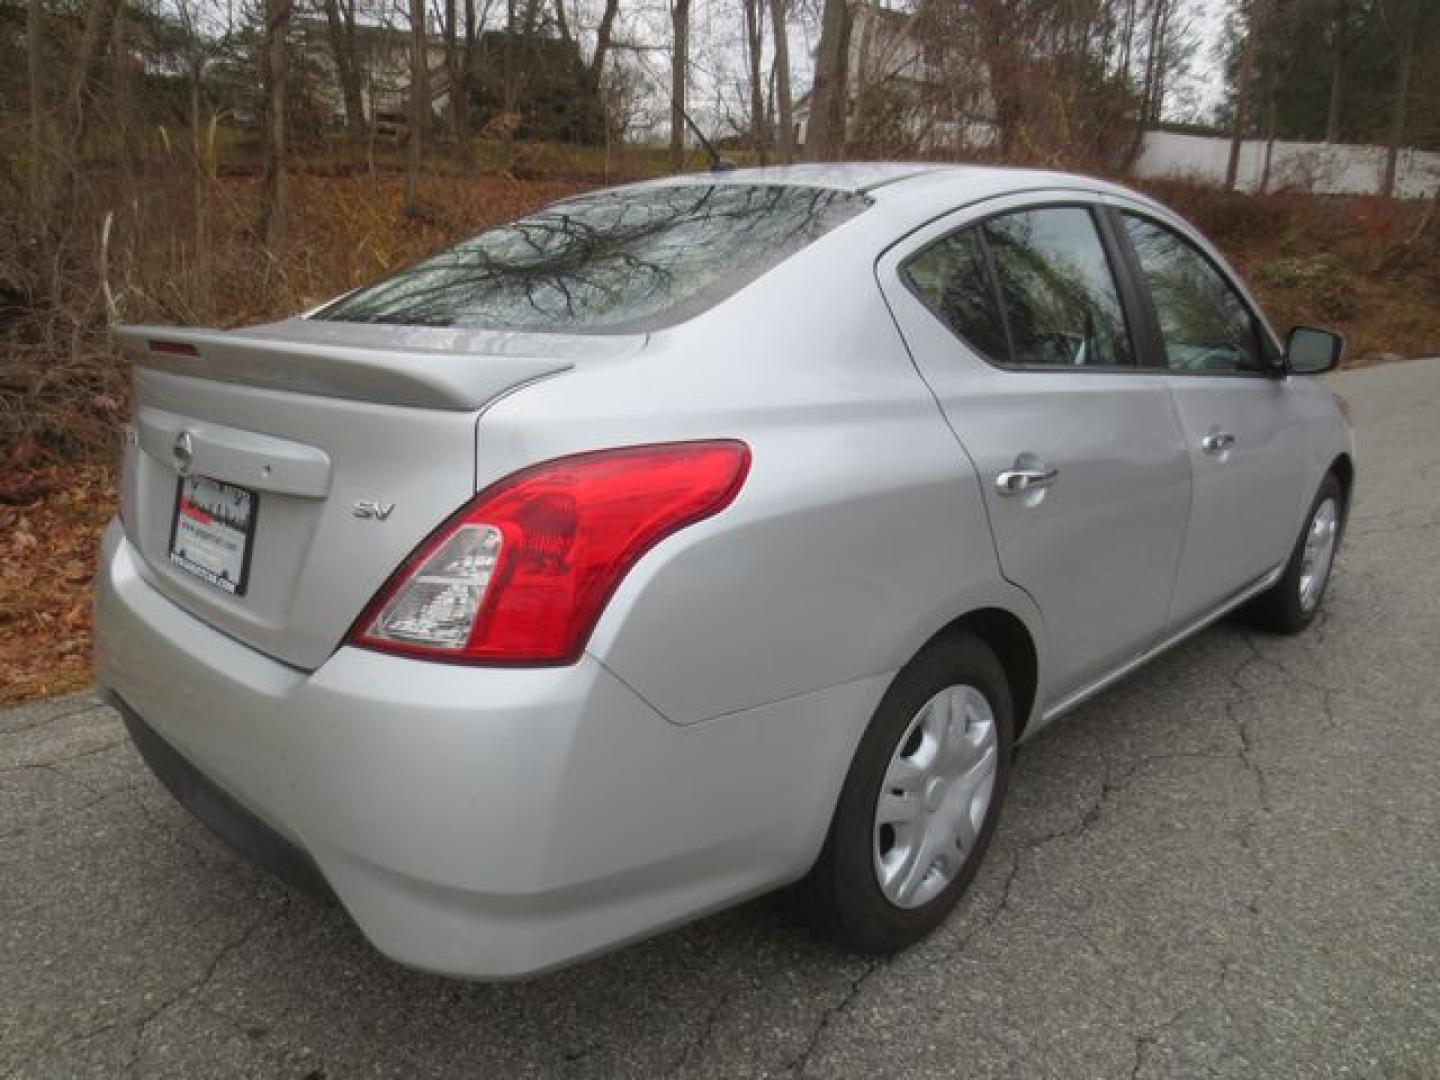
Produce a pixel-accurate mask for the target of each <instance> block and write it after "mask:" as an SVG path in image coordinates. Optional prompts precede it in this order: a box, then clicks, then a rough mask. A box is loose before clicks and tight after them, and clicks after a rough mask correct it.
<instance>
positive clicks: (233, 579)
mask: <svg viewBox="0 0 1440 1080" xmlns="http://www.w3.org/2000/svg"><path fill="white" fill-rule="evenodd" d="M259 504H260V496H259V495H257V494H255V492H253V491H251V490H250V489H249V488H243V487H239V486H238V485H236V484H227V483H225V482H224V481H223V480H214V479H212V478H210V477H208V476H182V477H180V479H179V484H178V486H177V488H176V491H175V520H174V523H173V524H172V526H171V529H170V561H171V562H172V563H174V564H175V565H176V566H178V567H180V568H181V569H182V570H186V571H188V572H189V573H192V574H194V575H195V576H196V577H198V578H201V579H202V580H204V581H207V582H209V583H210V584H211V585H213V586H215V587H216V588H217V589H222V590H224V591H225V592H227V593H233V594H235V595H236V596H244V595H245V586H246V584H247V581H246V579H247V578H248V577H249V574H250V545H251V541H252V540H253V539H254V537H255V519H256V515H257V512H258V510H259Z"/></svg>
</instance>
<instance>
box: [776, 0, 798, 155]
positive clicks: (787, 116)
mask: <svg viewBox="0 0 1440 1080" xmlns="http://www.w3.org/2000/svg"><path fill="white" fill-rule="evenodd" d="M770 30H771V32H772V35H773V37H774V39H775V99H776V106H777V110H778V112H779V114H780V118H779V126H780V131H779V136H780V137H779V138H778V139H777V140H776V142H777V149H778V150H779V151H780V160H781V161H783V162H784V163H785V164H786V165H789V164H790V163H791V162H792V161H794V160H795V108H794V104H793V102H792V100H791V97H790V39H789V38H788V37H787V36H786V19H785V0H770Z"/></svg>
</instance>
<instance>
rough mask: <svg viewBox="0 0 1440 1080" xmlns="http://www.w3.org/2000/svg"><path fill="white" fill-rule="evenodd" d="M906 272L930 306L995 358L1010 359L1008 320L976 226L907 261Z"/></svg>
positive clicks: (954, 327) (975, 344) (952, 235)
mask: <svg viewBox="0 0 1440 1080" xmlns="http://www.w3.org/2000/svg"><path fill="white" fill-rule="evenodd" d="M905 276H906V277H907V278H908V279H909V281H910V284H911V285H913V286H914V287H915V289H916V291H917V292H919V294H920V295H921V296H922V297H924V299H925V301H926V303H928V304H929V305H930V308H931V310H932V311H934V312H935V313H936V314H937V315H939V316H940V317H941V318H942V319H944V320H945V322H947V323H948V324H949V325H950V329H952V330H954V331H955V332H956V333H957V334H959V335H960V336H961V337H963V338H965V339H966V340H967V341H968V342H970V344H971V345H973V346H975V348H977V349H978V350H979V351H980V352H981V354H982V355H984V356H986V357H988V358H990V359H991V360H1000V361H1006V360H1008V359H1009V356H1010V349H1009V346H1008V345H1007V344H1006V343H1005V325H1004V323H1002V322H1001V321H1000V312H999V309H998V308H997V307H996V306H995V290H994V288H993V287H992V286H991V284H990V275H989V272H988V271H987V270H986V268H985V253H984V251H982V250H981V248H980V238H979V237H978V236H977V235H976V234H975V230H973V229H966V230H964V231H963V232H958V233H952V234H951V235H950V236H947V237H945V238H944V239H943V240H940V241H938V242H937V243H935V244H932V245H931V246H930V247H928V248H926V249H925V250H924V251H922V252H921V253H920V254H919V255H916V256H915V258H913V259H911V260H910V262H909V263H907V264H906V266H905Z"/></svg>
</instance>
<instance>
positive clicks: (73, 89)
mask: <svg viewBox="0 0 1440 1080" xmlns="http://www.w3.org/2000/svg"><path fill="white" fill-rule="evenodd" d="M119 7H120V0H91V2H90V4H89V6H88V7H87V8H86V9H85V27H84V29H83V30H82V31H81V35H80V52H79V55H78V56H77V57H76V59H75V70H74V74H73V75H72V77H71V79H70V97H69V114H70V142H71V145H72V147H73V146H79V144H80V143H81V142H83V141H84V138H85V126H86V123H87V121H88V118H89V110H88V106H89V104H90V98H91V95H92V93H93V90H94V86H95V80H96V78H97V77H98V76H99V73H100V60H101V58H102V57H103V56H104V55H105V46H106V44H107V43H108V42H109V40H110V28H111V24H112V23H113V22H114V21H115V12H116V11H117V10H118V9H119Z"/></svg>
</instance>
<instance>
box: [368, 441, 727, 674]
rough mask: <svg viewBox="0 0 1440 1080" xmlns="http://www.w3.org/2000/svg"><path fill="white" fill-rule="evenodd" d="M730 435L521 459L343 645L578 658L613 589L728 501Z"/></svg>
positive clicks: (374, 604)
mask: <svg viewBox="0 0 1440 1080" xmlns="http://www.w3.org/2000/svg"><path fill="white" fill-rule="evenodd" d="M749 467H750V450H749V448H748V447H747V446H746V445H745V444H744V443H742V442H734V441H728V440H727V441H716V442H693V443H666V444H661V445H658V446H634V447H627V448H625V449H620V450H602V451H598V452H596V453H591V454H577V455H575V456H574V457H566V458H559V459H557V460H555V461H549V462H546V463H544V464H542V465H536V466H533V467H531V468H528V469H524V470H522V471H520V472H518V473H515V474H514V475H512V476H509V477H507V478H506V479H504V480H501V481H500V482H499V483H497V484H494V485H493V486H491V487H489V488H487V489H486V490H485V491H482V492H481V493H480V494H479V495H477V496H476V497H475V498H474V499H473V500H471V502H470V503H469V504H468V505H467V506H465V507H464V509H462V510H461V511H460V513H458V514H456V515H455V516H454V517H453V518H451V519H450V520H449V521H448V522H446V523H445V524H444V525H442V526H441V527H440V528H439V529H438V530H436V531H435V533H434V534H432V535H431V537H430V538H429V539H428V540H426V541H425V542H424V543H423V544H421V545H420V547H419V548H418V549H417V550H416V552H415V553H414V554H413V555H411V556H410V558H409V559H407V560H406V561H405V563H404V565H402V566H401V567H400V569H399V570H398V571H396V572H395V574H394V575H393V576H392V577H391V579H390V580H389V581H388V582H387V583H386V584H385V587H384V588H382V589H381V590H380V592H379V594H377V595H376V597H375V599H374V600H373V601H371V603H370V605H369V607H367V608H366V609H365V611H364V613H363V614H361V616H360V618H359V619H358V620H357V621H356V623H355V626H354V628H353V629H352V630H351V632H350V636H349V639H348V640H349V642H350V643H351V644H354V645H361V646H364V647H366V648H371V649H380V650H383V651H385V652H395V653H401V654H404V655H407V656H423V657H427V658H431V659H440V660H445V659H448V660H452V661H459V662H471V663H495V664H565V663H571V662H573V661H574V660H576V659H577V658H578V657H579V656H580V653H581V651H582V650H583V649H584V647H585V642H586V641H587V640H588V638H589V637H590V631H591V630H593V629H594V627H595V622H596V620H597V619H599V617H600V612H601V610H602V609H603V608H604V607H605V603H606V601H608V600H609V599H610V595H611V593H613V592H614V591H615V587H616V586H617V585H618V584H619V583H620V580H621V578H623V577H624V576H625V574H626V572H627V571H629V569H630V568H631V567H632V566H634V565H635V563H636V562H637V561H638V560H639V559H640V557H641V556H642V555H644V554H645V552H647V551H648V550H650V548H652V547H654V546H655V545H656V544H657V543H659V542H660V541H661V540H663V539H665V537H667V536H670V535H671V534H672V533H675V532H677V531H678V530H680V529H683V528H684V527H685V526H687V525H691V524H694V523H695V522H697V521H700V520H702V519H703V518H707V517H709V516H711V515H712V514H715V513H718V512H719V511H721V510H723V509H724V508H725V507H726V506H728V505H729V504H730V501H731V500H732V499H734V498H735V495H736V493H737V492H738V491H739V490H740V485H741V484H742V483H743V482H744V480H745V474H746V471H747V470H748V469H749Z"/></svg>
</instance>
